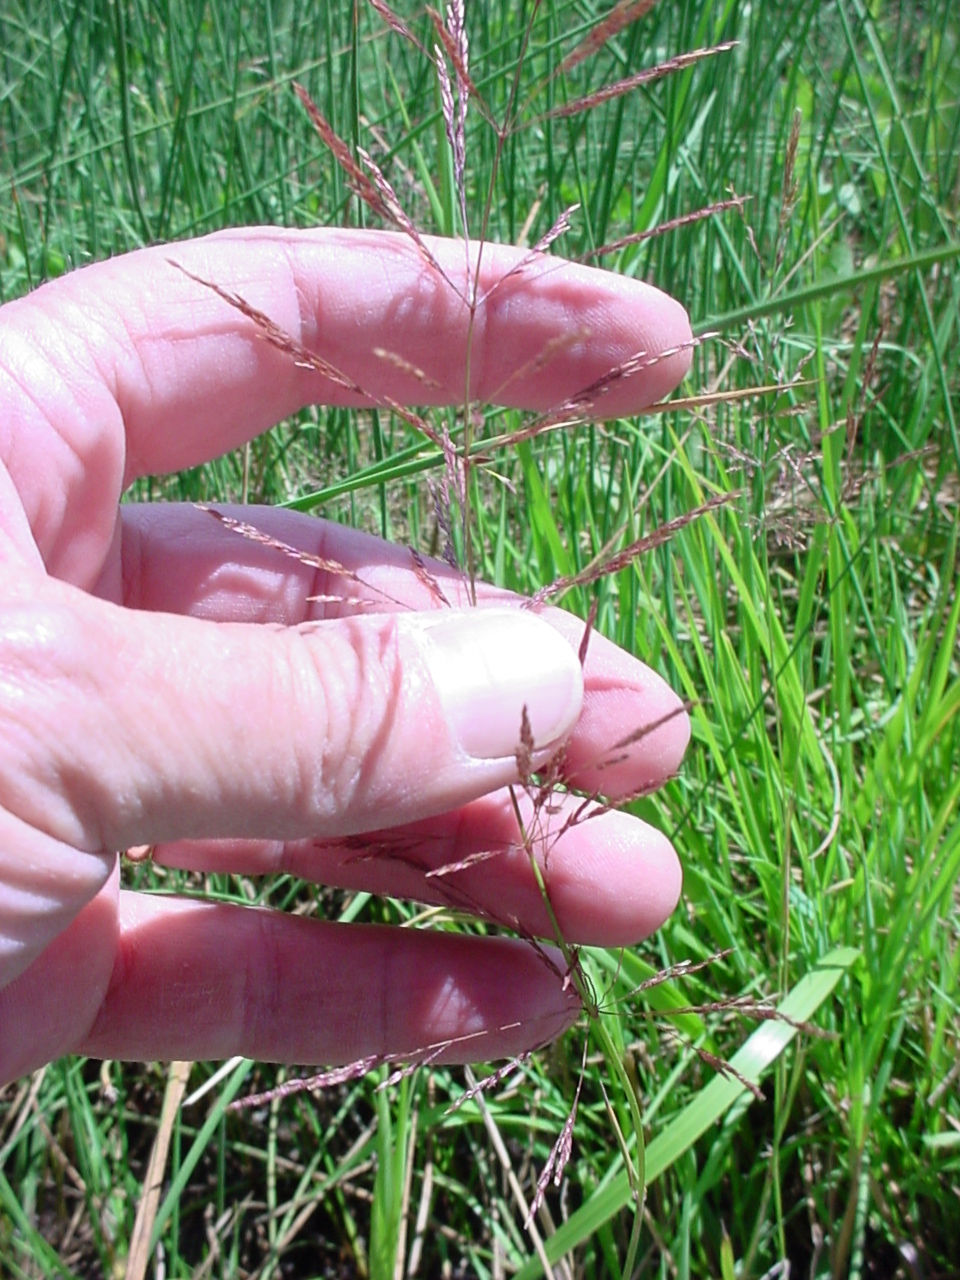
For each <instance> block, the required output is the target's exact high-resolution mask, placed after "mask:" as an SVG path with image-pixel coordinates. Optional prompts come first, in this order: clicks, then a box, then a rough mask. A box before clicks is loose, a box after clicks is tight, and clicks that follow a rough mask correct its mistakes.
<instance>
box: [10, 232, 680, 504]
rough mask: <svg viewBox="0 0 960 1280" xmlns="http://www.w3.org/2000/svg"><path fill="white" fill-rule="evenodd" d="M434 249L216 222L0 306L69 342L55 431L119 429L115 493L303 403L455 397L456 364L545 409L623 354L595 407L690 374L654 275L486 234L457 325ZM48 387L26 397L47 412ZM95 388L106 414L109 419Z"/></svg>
mask: <svg viewBox="0 0 960 1280" xmlns="http://www.w3.org/2000/svg"><path fill="white" fill-rule="evenodd" d="M428 245H429V249H430V252H431V253H432V254H433V255H434V258H435V260H436V262H437V263H438V264H439V266H440V268H441V271H438V270H437V269H436V268H435V267H431V266H430V265H429V264H428V263H427V262H426V261H425V260H424V258H423V256H422V255H421V254H420V252H419V251H418V250H417V248H416V246H415V245H414V244H413V243H412V242H411V241H410V240H409V239H408V238H407V237H405V236H403V235H398V234H389V233H385V232H378V231H345V230H333V229H326V230H317V231H290V230H284V229H279V228H257V229H252V230H236V231H227V232H222V233H218V234H216V235H212V236H208V237H206V238H204V239H200V240H194V241H188V242H185V243H183V244H177V245H167V246H159V247H156V248H151V249H146V250H142V251H140V252H138V253H133V254H129V255H126V256H124V257H121V258H117V259H113V260H111V261H109V262H104V263H99V264H96V265H94V266H91V267H88V268H85V269H84V270H82V271H78V272H75V273H73V274H72V275H70V276H67V277H64V278H62V279H61V280H58V281H56V282H54V283H53V284H51V285H48V286H45V287H44V288H42V289H40V290H38V291H36V292H35V293H34V294H32V295H30V296H29V297H28V298H26V299H23V300H21V301H20V302H18V303H16V304H13V306H14V307H16V308H20V309H25V310H26V312H27V314H23V311H21V317H20V318H21V321H22V322H23V323H25V324H26V325H27V327H28V329H29V330H30V333H31V337H33V338H34V339H35V341H36V344H37V345H38V346H39V347H40V349H41V351H42V352H43V354H44V355H45V356H46V357H47V359H48V361H49V363H50V365H52V367H53V369H54V370H56V369H57V367H58V366H62V364H63V359H64V349H66V352H67V355H68V358H69V376H70V380H71V387H72V388H73V389H75V390H76V389H79V394H75V395H74V397H73V399H74V405H73V409H74V412H73V414H68V415H66V417H65V416H64V414H63V413H62V412H58V413H57V414H56V421H57V430H58V433H59V434H60V435H63V434H64V433H65V432H66V433H68V434H72V435H75V437H76V438H75V439H74V440H71V441H70V443H71V444H72V445H73V446H74V447H75V448H76V450H77V452H79V453H80V454H81V456H82V454H83V452H84V451H85V450H86V451H91V450H93V449H94V448H95V447H97V441H96V439H95V434H96V433H95V432H91V429H90V428H91V426H92V425H93V424H92V422H91V416H90V413H89V412H88V414H87V415H85V419H86V420H84V419H83V418H82V417H78V415H77V411H78V410H80V411H82V409H83V408H84V406H87V407H88V409H89V410H90V411H91V412H94V411H95V412H96V418H95V421H96V422H97V423H104V422H110V423H111V429H112V430H117V429H120V430H122V432H123V435H124V436H125V449H124V454H125V456H124V465H123V484H124V486H126V485H127V484H129V483H130V482H131V481H133V480H134V479H135V478H137V477H138V476H140V475H144V474H150V473H156V472H166V471H174V470H179V469H183V468H185V467H190V466H194V465H196V464H199V463H201V462H204V461H207V460H209V459H210V458H212V457H216V456H218V455H219V454H221V453H224V452H226V451H227V450H229V449H231V448H234V447H236V446H238V445H240V444H242V443H244V442H246V441H247V440H249V439H251V438H252V437H253V436H255V435H257V434H258V433H259V432H261V431H263V430H265V429H266V428H267V427H269V426H271V425H273V424H274V423H275V422H277V421H279V420H280V419H281V418H283V417H285V416H286V415H288V414H290V413H292V412H294V411H295V410H297V409H298V408H300V407H302V406H303V405H305V404H308V403H318V402H323V403H327V404H332V405H355V406H361V405H365V404H374V403H377V402H382V401H384V400H386V399H392V400H395V401H400V402H404V403H413V404H450V403H461V402H462V401H463V400H464V397H465V391H466V378H467V370H468V368H469V378H470V387H469V395H470V398H471V399H472V400H480V401H484V400H488V399H490V398H495V399H496V400H497V401H498V402H499V403H503V404H506V405H508V406H513V407H520V408H527V409H533V410H537V411H542V410H548V409H551V408H554V407H557V406H559V405H560V404H562V403H563V402H564V401H566V400H568V399H569V398H570V397H573V396H575V395H577V394H578V393H579V392H581V391H583V390H584V389H585V388H587V387H590V386H591V385H592V384H594V383H595V382H596V381H597V379H600V378H603V377H604V375H606V374H607V373H609V371H610V370H612V369H615V368H616V367H618V366H620V365H622V364H623V363H624V362H625V361H628V360H635V362H636V363H637V364H638V365H639V366H640V367H639V368H638V369H637V370H636V371H635V372H633V373H632V375H631V376H629V377H624V378H621V379H617V380H616V381H615V382H614V383H613V384H612V385H610V386H609V388H608V389H607V391H606V393H605V394H604V396H603V399H602V404H601V405H600V406H598V414H602V416H604V417H614V416H619V415H622V414H627V413H634V412H638V411H639V410H641V409H643V408H645V407H647V406H648V405H650V404H651V403H653V402H654V401H656V400H658V399H660V398H661V397H662V396H663V395H664V394H665V393H666V392H667V391H669V390H670V389H672V388H673V387H674V386H675V385H676V384H677V383H678V382H679V380H680V379H681V378H682V377H683V374H684V373H685V371H686V369H687V366H688V362H689V353H688V351H687V349H686V348H685V346H684V344H685V343H686V342H688V341H689V339H690V327H689V322H688V320H687V315H686V312H685V311H684V310H683V308H682V307H681V306H680V305H679V304H678V303H676V302H674V301H673V300H672V299H670V298H668V297H667V296H666V295H665V294H663V293H661V292H660V291H659V290H657V289H654V288H652V287H651V286H649V285H646V284H643V283H641V282H638V281H636V280H632V279H627V278H625V277H622V276H617V275H613V274H611V273H609V272H604V271H599V270H596V269H593V268H588V267H582V266H577V265H574V264H570V263H564V262H562V261H561V260H559V259H557V258H553V257H546V256H544V255H538V256H536V257H535V258H533V259H532V260H530V261H529V262H528V263H527V264H526V265H525V266H524V267H523V268H522V269H521V270H515V269H516V268H517V267H518V265H519V264H520V262H521V260H522V259H523V258H524V254H523V252H522V251H521V250H518V249H514V248H512V247H509V246H502V245H486V246H484V248H483V253H482V258H481V266H480V274H479V281H478V283H479V297H480V298H481V299H482V300H481V301H480V303H479V305H478V306H477V307H476V309H475V314H474V315H473V321H472V324H471V313H470V308H469V307H468V306H467V304H466V302H465V300H464V297H465V295H466V294H467V291H468V288H469V285H468V281H467V272H466V262H465V257H464V247H463V244H462V242H457V241H450V240H430V241H428ZM472 253H473V262H474V264H475V263H476V255H477V247H476V246H474V247H473V249H472ZM174 263H176V264H179V265H180V266H182V267H183V268H185V270H186V272H189V273H191V274H192V275H193V276H195V277H199V278H200V279H202V280H206V281H209V282H211V283H213V284H216V285H217V286H219V287H220V288H222V289H223V290H225V291H228V292H230V293H231V294H234V295H237V296H238V297H240V298H242V299H243V300H244V302H246V303H248V304H249V305H250V307H253V308H256V309H257V310H258V311H260V312H262V313H263V314H264V315H266V316H268V317H269V318H270V320H271V321H273V322H274V324H276V325H277V326H278V327H279V328H280V329H282V330H283V331H284V332H285V333H286V334H289V336H290V337H291V338H292V339H293V340H294V342H295V343H298V344H300V345H301V346H303V347H306V348H308V349H309V350H310V351H311V352H315V353H317V354H318V355H319V356H320V357H321V358H322V360H323V361H325V362H327V363H328V364H329V365H331V366H333V367H334V368H335V369H337V370H339V371H340V373H341V374H343V375H344V377H345V379H346V380H347V381H348V382H351V383H353V384H355V386H357V387H359V388H361V389H362V393H361V392H357V391H354V390H349V389H347V388H346V387H344V386H343V385H338V384H337V382H335V381H333V380H331V379H329V378H326V377H324V376H323V375H322V374H320V373H318V372H316V371H314V370H309V369H304V368H301V367H297V364H296V362H295V360H294V358H292V357H291V355H290V354H288V353H284V352H282V351H280V350H278V349H276V348H275V347H273V346H271V345H270V344H269V343H267V342H265V341H264V340H263V334H262V332H261V331H259V330H258V326H257V325H256V323H255V322H254V321H253V320H251V319H250V318H249V317H248V316H246V315H244V314H242V312H241V311H240V310H238V309H237V308H235V307H232V306H230V305H229V304H228V303H227V302H225V301H224V299H223V298H222V297H219V296H217V294H216V293H214V292H213V291H212V290H209V289H205V288H204V287H203V286H202V285H201V284H199V283H198V282H197V280H196V279H191V278H190V277H189V276H188V275H187V274H184V272H183V271H178V270H176V269H175V267H174ZM511 271H514V274H512V275H510V274H509V273H510V272H511ZM505 277H509V278H505ZM495 286H496V287H495ZM65 330H68V331H70V332H69V333H68V336H67V337H66V338H65V337H64V332H65ZM78 336H79V339H80V341H79V343H78V341H77V337H78ZM91 339H92V340H91ZM638 357H639V359H637V358H638ZM50 382H51V380H50V378H49V376H48V377H46V378H45V379H44V384H43V386H42V387H41V388H40V395H39V396H38V397H37V396H35V397H34V399H33V402H32V409H33V411H34V413H35V412H36V410H37V409H39V410H40V411H41V412H42V413H45V414H46V416H47V417H48V419H49V420H51V421H52V420H53V419H54V415H53V414H52V413H51V411H50V410H48V409H47V408H46V405H45V403H44V400H45V395H46V392H47V389H48V387H49V385H50ZM104 396H105V398H106V400H107V402H109V401H112V402H113V405H112V406H108V407H110V408H112V407H113V406H115V408H116V409H117V410H119V414H117V413H116V412H113V413H109V412H107V413H106V414H105V413H104V408H105V407H106V406H104V405H103V404H102V403H100V402H102V401H103V399H104ZM57 408H58V410H61V409H62V405H61V406H57ZM99 447H100V449H101V451H102V442H100V443H99Z"/></svg>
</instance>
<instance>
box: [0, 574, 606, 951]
mask: <svg viewBox="0 0 960 1280" xmlns="http://www.w3.org/2000/svg"><path fill="white" fill-rule="evenodd" d="M0 673H2V676H0V803H2V804H4V805H6V807H7V808H8V810H9V811H10V812H11V813H12V814H13V815H14V817H15V819H16V820H17V821H18V822H19V823H21V824H25V825H26V826H27V827H28V828H31V829H34V830H36V831H37V832H40V833H43V835H44V837H45V838H48V839H52V840H54V841H59V842H61V844H62V845H63V846H66V847H67V848H68V849H72V850H77V851H80V852H82V853H84V854H88V855H90V854H92V855H99V854H101V853H102V852H103V851H109V850H117V849H124V848H128V847H129V846H131V845H136V844H154V843H157V842H160V841H164V842H165V841H173V840H179V839H186V838H196V837H213V836H226V837H230V836H233V837H265V838H273V839H294V838H297V837H304V836H310V835H326V836H339V835H348V834H355V833H358V832H362V831H365V830H372V829H378V828H382V827H384V826H392V825H394V824H399V823H404V822H409V821H412V820H415V819H418V818H423V817H427V816H429V815H431V814H436V813H439V812H442V811H444V810H446V809H451V808H454V807H456V806H459V805H461V804H463V803H465V802H467V801H468V800H471V799H474V798H476V797H478V796H480V795H483V794H485V793H486V792H488V791H491V790H493V789H495V788H497V787H499V786H503V785H505V784H507V783H510V782H512V781H515V780H516V778H517V762H516V752H517V749H518V747H519V745H520V742H521V724H522V720H523V716H524V711H525V710H526V713H527V717H528V721H529V725H530V729H531V731H532V736H533V741H534V746H535V749H536V751H537V752H539V753H541V755H540V758H541V760H542V758H543V755H544V754H549V753H550V752H551V750H553V749H555V748H556V747H557V746H558V745H559V744H560V743H562V741H563V740H564V739H565V738H566V736H567V735H568V734H569V732H570V731H571V729H572V728H573V726H574V724H575V723H576V720H577V717H578V715H579V712H580V705H581V699H582V692H583V685H582V677H581V672H580V665H579V662H578V659H577V655H576V653H575V652H574V650H573V649H572V648H571V646H570V645H569V644H568V643H567V641H566V640H564V639H563V638H562V637H561V636H560V635H559V634H558V633H557V632H556V631H555V630H554V628H552V627H551V626H550V625H549V624H548V623H546V622H544V621H542V620H541V619H539V618H538V617H536V616H535V615H533V614H531V613H530V612H527V611H521V610H519V609H510V608H502V609H501V608H494V609H484V610H482V611H460V610H448V611H443V612H432V613H425V614H415V613H407V614H403V613H400V614H389V615H376V616H367V617H357V618H351V619H336V620H329V621H322V622H315V623H308V624H304V625H302V626H298V627H291V628H281V627H274V626H264V625H254V624H246V623H215V622H209V621H204V620H199V619H196V618H189V617H180V616H176V615H172V614H161V613H141V612H136V611H133V610H128V609H123V608H121V607H119V606H117V605H113V604H109V603H106V602H104V601H102V600H98V599H95V598H93V597H91V596H88V595H86V594H84V593H82V592H80V591H78V590H77V589H75V588H72V587H69V586H67V585H65V584H63V583H59V582H55V581H53V580H50V579H47V580H45V582H44V589H43V590H42V591H41V592H39V593H36V592H35V593H34V596H33V597H32V598H30V597H28V596H27V594H26V592H25V591H24V592H22V593H21V594H20V597H19V598H18V599H17V600H16V601H14V602H8V604H7V605H6V606H5V608H4V609H3V611H2V615H0ZM536 763H537V757H536V756H535V757H534V764H536ZM64 874H65V875H66V869H65V871H64ZM89 879H90V882H91V886H92V887H93V886H95V887H97V888H98V887H99V883H98V882H102V877H89ZM8 888H9V884H8ZM94 891H95V889H94ZM45 892H47V893H49V892H50V886H49V884H47V885H46V888H45ZM75 896H76V895H75V894H74V898H75ZM72 901H73V899H72ZM53 918H56V917H55V916H51V919H53ZM61 927H62V925H61Z"/></svg>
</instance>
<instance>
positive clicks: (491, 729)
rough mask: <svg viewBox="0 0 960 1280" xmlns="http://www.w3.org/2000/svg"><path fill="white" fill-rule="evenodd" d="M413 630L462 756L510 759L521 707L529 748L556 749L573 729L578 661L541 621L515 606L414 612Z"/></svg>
mask: <svg viewBox="0 0 960 1280" xmlns="http://www.w3.org/2000/svg"><path fill="white" fill-rule="evenodd" d="M408 616H409V615H408ZM411 621H412V618H411ZM415 625H416V629H417V630H418V632H419V638H420V641H421V644H422V646H423V649H424V654H425V657H426V661H427V665H428V667H429V670H430V674H431V676H432V678H433V683H434V685H435V687H436V690H437V693H438V694H439V696H440V701H441V702H442V704H443V709H444V711H445V712H446V716H447V720H448V722H449V724H450V727H451V729H452V730H453V732H454V734H455V736H456V738H457V740H458V741H459V743H460V745H461V747H462V748H463V750H464V751H465V752H466V753H467V755H470V756H473V757H474V758H475V759H479V760H498V759H502V758H503V757H506V756H512V755H514V754H515V752H516V750H517V748H518V747H519V745H520V741H521V739H520V732H521V726H522V723H523V710H524V707H526V710H527V719H528V720H529V723H530V729H531V732H532V734H533V742H534V749H535V750H536V751H544V750H547V749H550V748H553V747H556V746H558V745H559V744H560V743H561V742H562V741H563V740H564V738H566V737H567V735H568V734H569V733H570V730H571V729H572V728H573V726H574V725H575V724H576V722H577V717H578V716H579V715H580V705H581V702H582V701H583V676H582V673H581V671H580V662H579V660H578V658H577V655H576V653H575V652H574V651H573V649H572V648H571V647H570V645H569V644H567V642H566V640H564V638H563V637H562V636H561V635H560V634H559V633H558V632H557V631H555V630H554V629H553V627H551V626H550V624H549V623H547V622H544V621H543V619H542V618H538V617H537V616H536V615H535V614H533V613H529V612H527V611H525V610H521V609H466V610H451V611H448V612H444V613H437V614H435V615H434V616H433V617H429V618H424V617H423V616H422V615H420V616H418V617H417V619H416V624H415Z"/></svg>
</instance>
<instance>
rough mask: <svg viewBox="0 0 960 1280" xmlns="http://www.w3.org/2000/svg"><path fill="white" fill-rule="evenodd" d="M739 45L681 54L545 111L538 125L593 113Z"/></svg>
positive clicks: (728, 42) (732, 42)
mask: <svg viewBox="0 0 960 1280" xmlns="http://www.w3.org/2000/svg"><path fill="white" fill-rule="evenodd" d="M738 43H739V42H738V41H736V40H726V41H724V42H723V43H722V44H715V45H712V46H711V47H710V48H707V49H692V50H691V51H690V52H689V53H678V54H677V56H676V57H674V58H668V59H667V60H666V61H665V62H660V63H658V64H657V65H656V66H655V67H648V68H647V69H646V70H644V71H638V72H636V74H635V75H632V76H627V77H626V78H625V79H623V80H617V81H616V82H615V83H614V84H608V85H604V86H603V88H602V89H596V90H594V92H593V93H588V94H585V95H584V96H583V97H582V98H575V99H574V100H573V101H572V102H562V103H560V104H559V105H558V106H556V107H551V108H550V110H549V111H545V112H543V113H542V114H541V115H540V116H538V117H537V121H538V122H540V121H544V120H565V119H566V118H567V117H568V116H576V115H580V113H581V112H583V111H591V110H592V109H593V108H594V107H599V106H600V105H601V104H602V103H604V102H612V101H613V100H614V99H615V98H622V97H623V95H624V94H627V93H633V91H634V90H635V89H639V88H640V87H641V86H642V85H645V84H651V83H652V82H653V81H654V80H660V79H662V77H663V76H669V75H673V73H674V72H675V71H683V70H684V69H685V68H686V67H692V66H695V65H696V64H697V63H698V62H703V60H704V59H705V58H713V57H716V56H717V55H718V54H721V53H729V51H730V50H731V49H735V48H736V47H737V44H738Z"/></svg>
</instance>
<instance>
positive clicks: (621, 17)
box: [560, 0, 657, 72]
mask: <svg viewBox="0 0 960 1280" xmlns="http://www.w3.org/2000/svg"><path fill="white" fill-rule="evenodd" d="M656 3H657V0H619V3H618V4H615V5H614V7H613V8H612V9H611V10H610V12H609V13H608V14H607V16H606V17H605V18H601V19H600V21H599V22H598V23H597V24H596V26H594V27H592V28H591V30H590V31H589V32H588V33H587V35H586V36H585V37H584V38H583V40H581V41H580V43H579V44H578V45H576V46H575V47H574V48H573V49H571V50H570V52H569V53H568V54H567V55H566V57H565V58H564V59H563V62H561V64H560V71H561V72H564V71H572V70H573V69H574V67H579V66H580V64H581V62H586V61H588V60H589V59H590V58H593V57H594V55H595V54H597V53H599V51H600V50H601V49H602V48H603V46H604V45H605V44H606V43H607V41H608V40H612V39H613V38H614V36H618V35H619V34H620V32H621V31H625V30H626V29H627V27H629V26H630V25H631V24H632V23H634V22H638V21H639V20H640V19H641V18H643V17H645V16H646V15H647V14H648V13H649V12H650V10H651V9H652V8H653V6H654V5H655V4H656Z"/></svg>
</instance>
